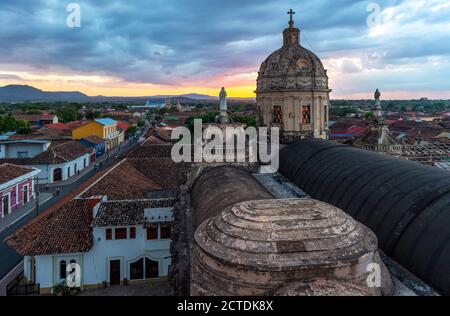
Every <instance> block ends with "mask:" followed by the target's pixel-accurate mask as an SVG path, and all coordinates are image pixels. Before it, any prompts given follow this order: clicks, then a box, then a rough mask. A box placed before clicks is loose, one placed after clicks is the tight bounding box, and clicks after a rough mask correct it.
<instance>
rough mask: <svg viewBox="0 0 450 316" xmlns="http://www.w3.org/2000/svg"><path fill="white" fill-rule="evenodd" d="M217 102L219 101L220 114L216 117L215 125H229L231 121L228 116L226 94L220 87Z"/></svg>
mask: <svg viewBox="0 0 450 316" xmlns="http://www.w3.org/2000/svg"><path fill="white" fill-rule="evenodd" d="M219 100H220V107H219V109H220V113H219V115H218V116H216V123H221V124H226V123H230V122H231V119H230V117H229V116H228V105H227V92H226V91H225V88H224V87H222V89H221V90H220V94H219Z"/></svg>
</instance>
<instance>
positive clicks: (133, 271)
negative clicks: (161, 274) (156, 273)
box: [130, 258, 144, 280]
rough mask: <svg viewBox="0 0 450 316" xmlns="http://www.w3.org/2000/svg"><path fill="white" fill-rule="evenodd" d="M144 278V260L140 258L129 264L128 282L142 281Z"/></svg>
mask: <svg viewBox="0 0 450 316" xmlns="http://www.w3.org/2000/svg"><path fill="white" fill-rule="evenodd" d="M143 278H144V259H143V258H141V259H139V260H137V261H135V262H132V263H130V280H142V279H143Z"/></svg>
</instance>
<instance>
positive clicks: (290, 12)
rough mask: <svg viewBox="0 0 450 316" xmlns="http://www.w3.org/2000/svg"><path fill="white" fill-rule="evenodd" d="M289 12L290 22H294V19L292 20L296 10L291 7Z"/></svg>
mask: <svg viewBox="0 0 450 316" xmlns="http://www.w3.org/2000/svg"><path fill="white" fill-rule="evenodd" d="M287 14H289V15H290V16H291V18H290V20H289V22H292V21H293V20H292V16H293V15H294V14H295V12H294V10H292V9H290V10H289V12H288V13H287Z"/></svg>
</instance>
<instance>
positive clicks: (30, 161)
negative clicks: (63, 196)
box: [0, 141, 92, 165]
mask: <svg viewBox="0 0 450 316" xmlns="http://www.w3.org/2000/svg"><path fill="white" fill-rule="evenodd" d="M91 151H92V148H91V147H87V146H84V145H82V144H80V143H79V142H77V141H68V142H64V143H61V144H57V145H53V142H52V145H51V146H50V148H49V149H47V150H46V151H44V152H42V153H40V154H38V155H36V156H34V157H33V158H11V159H0V163H1V162H9V163H15V164H19V165H53V164H59V163H64V162H67V161H72V160H75V159H77V158H79V157H81V156H83V155H84V154H87V153H89V152H91Z"/></svg>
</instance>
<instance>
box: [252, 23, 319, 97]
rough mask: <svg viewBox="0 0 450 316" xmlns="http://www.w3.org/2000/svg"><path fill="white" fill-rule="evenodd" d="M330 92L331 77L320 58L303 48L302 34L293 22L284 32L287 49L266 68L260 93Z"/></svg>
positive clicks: (265, 64) (260, 77)
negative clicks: (291, 91)
mask: <svg viewBox="0 0 450 316" xmlns="http://www.w3.org/2000/svg"><path fill="white" fill-rule="evenodd" d="M286 90H287V91H290V90H295V91H302V90H304V91H328V76H327V72H326V70H325V68H324V67H323V64H322V62H321V61H320V59H319V57H317V56H316V55H315V54H314V53H313V52H311V51H310V50H308V49H306V48H304V47H303V46H301V45H300V30H299V29H298V28H295V27H294V22H293V21H292V20H291V21H290V22H289V28H287V29H285V30H284V32H283V47H282V48H280V49H278V50H277V51H275V52H274V53H272V54H271V55H270V56H269V57H268V58H267V59H266V60H265V61H264V62H263V63H262V64H261V68H260V70H259V75H258V81H257V92H273V91H286Z"/></svg>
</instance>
